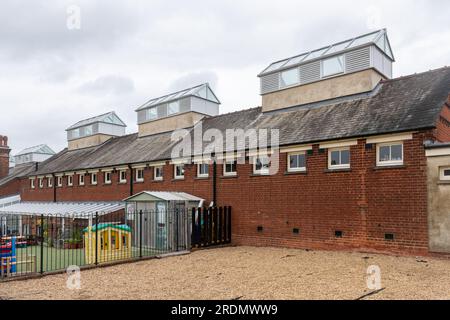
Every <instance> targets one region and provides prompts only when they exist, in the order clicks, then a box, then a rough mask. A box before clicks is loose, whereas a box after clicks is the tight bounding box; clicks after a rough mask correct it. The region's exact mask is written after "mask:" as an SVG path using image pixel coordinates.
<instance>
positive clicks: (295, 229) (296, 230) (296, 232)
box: [292, 228, 300, 234]
mask: <svg viewBox="0 0 450 320" xmlns="http://www.w3.org/2000/svg"><path fill="white" fill-rule="evenodd" d="M292 233H293V234H300V229H298V228H294V229H292Z"/></svg>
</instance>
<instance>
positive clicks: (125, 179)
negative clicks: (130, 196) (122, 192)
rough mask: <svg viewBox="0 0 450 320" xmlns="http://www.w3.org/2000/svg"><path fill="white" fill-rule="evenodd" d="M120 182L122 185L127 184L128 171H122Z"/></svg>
mask: <svg viewBox="0 0 450 320" xmlns="http://www.w3.org/2000/svg"><path fill="white" fill-rule="evenodd" d="M119 182H120V183H127V171H126V170H120V173H119Z"/></svg>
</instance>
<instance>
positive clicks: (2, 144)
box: [0, 136, 11, 179]
mask: <svg viewBox="0 0 450 320" xmlns="http://www.w3.org/2000/svg"><path fill="white" fill-rule="evenodd" d="M10 152H11V149H10V148H9V147H8V137H6V136H0V179H1V178H4V177H6V176H7V175H8V174H9V153H10Z"/></svg>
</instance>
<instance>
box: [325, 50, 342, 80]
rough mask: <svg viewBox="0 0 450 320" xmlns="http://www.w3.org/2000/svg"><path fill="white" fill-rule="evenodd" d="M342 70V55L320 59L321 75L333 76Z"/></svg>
mask: <svg viewBox="0 0 450 320" xmlns="http://www.w3.org/2000/svg"><path fill="white" fill-rule="evenodd" d="M343 72H344V56H343V55H341V56H337V57H332V58H329V59H325V60H323V61H322V77H329V76H334V75H336V74H340V73H343Z"/></svg>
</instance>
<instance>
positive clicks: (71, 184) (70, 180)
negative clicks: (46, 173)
mask: <svg viewBox="0 0 450 320" xmlns="http://www.w3.org/2000/svg"><path fill="white" fill-rule="evenodd" d="M67 185H68V186H69V187H72V186H73V175H68V176H67Z"/></svg>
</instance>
